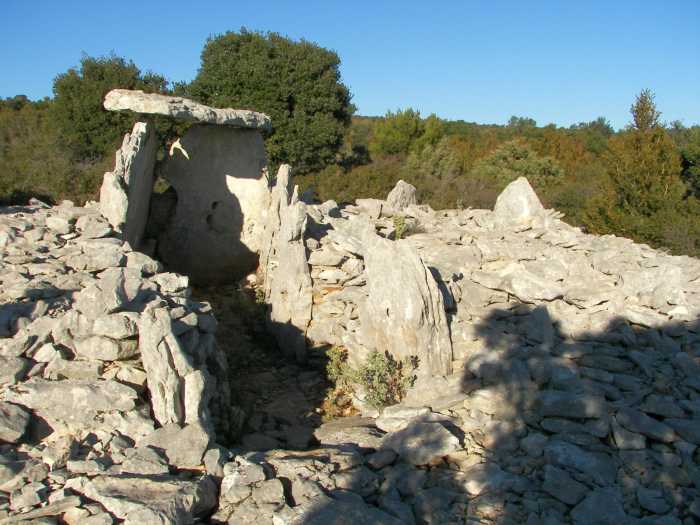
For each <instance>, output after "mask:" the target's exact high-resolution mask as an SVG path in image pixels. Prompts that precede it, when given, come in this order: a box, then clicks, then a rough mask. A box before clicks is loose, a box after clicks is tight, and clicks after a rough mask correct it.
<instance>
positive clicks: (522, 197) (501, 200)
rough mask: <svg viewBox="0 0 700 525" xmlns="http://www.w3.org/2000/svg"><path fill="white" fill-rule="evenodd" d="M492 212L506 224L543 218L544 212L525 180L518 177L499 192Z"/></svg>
mask: <svg viewBox="0 0 700 525" xmlns="http://www.w3.org/2000/svg"><path fill="white" fill-rule="evenodd" d="M493 211H494V213H495V215H496V217H498V219H499V220H500V221H502V222H504V223H506V224H520V223H528V222H530V221H532V219H535V218H541V217H543V216H544V211H545V210H544V207H543V206H542V203H541V202H540V200H539V199H538V198H537V195H536V194H535V192H534V190H533V189H532V186H530V183H529V182H528V181H527V179H526V178H525V177H519V178H518V179H517V180H515V181H513V182H511V183H510V184H509V185H508V186H506V188H505V189H504V190H503V191H502V192H501V194H500V195H499V196H498V198H497V199H496V205H495V206H494V208H493Z"/></svg>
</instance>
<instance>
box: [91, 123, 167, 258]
mask: <svg viewBox="0 0 700 525" xmlns="http://www.w3.org/2000/svg"><path fill="white" fill-rule="evenodd" d="M156 148H157V140H156V136H155V131H154V126H153V124H148V123H145V122H137V123H136V124H134V129H133V130H132V131H131V133H130V134H129V133H127V134H126V135H125V136H124V142H123V143H122V147H121V149H119V151H117V160H116V165H115V168H114V171H113V172H111V173H106V174H105V177H104V180H103V182H102V188H101V189H100V211H101V212H102V214H103V215H104V216H105V217H106V218H107V219H108V220H109V223H110V224H111V225H112V227H113V228H114V229H115V230H117V231H119V232H122V235H123V238H124V240H126V241H127V242H129V244H130V245H131V246H133V247H134V248H138V247H140V245H141V241H142V238H143V234H144V231H145V229H146V221H147V219H148V211H149V204H150V199H151V191H152V189H153V182H154V180H155V176H154V173H153V170H154V167H155V162H156Z"/></svg>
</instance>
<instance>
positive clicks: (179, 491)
mask: <svg viewBox="0 0 700 525" xmlns="http://www.w3.org/2000/svg"><path fill="white" fill-rule="evenodd" d="M113 234H114V232H113V230H112V228H111V226H110V225H109V223H108V221H107V220H106V219H105V218H104V217H102V216H101V215H100V213H99V211H98V208H97V207H96V206H94V205H93V206H90V207H87V208H76V207H74V206H72V205H71V203H68V202H66V203H64V204H62V205H61V206H58V207H55V208H45V207H43V206H41V205H35V206H30V207H27V208H15V209H3V210H2V214H1V215H0V250H1V253H2V263H1V265H0V282H1V283H2V291H1V292H0V302H1V304H2V306H1V307H0V308H1V310H0V335H1V336H2V339H0V442H2V444H1V445H0V509H3V510H0V516H1V517H0V522H1V523H15V522H18V521H21V520H28V519H30V518H42V519H44V521H47V519H48V517H53V516H62V519H63V521H64V522H66V523H112V522H113V517H115V518H121V519H126V522H127V523H165V522H187V521H190V520H191V517H192V516H194V515H201V514H207V513H208V512H210V511H211V509H212V508H213V507H215V505H216V485H215V484H214V483H213V482H212V481H211V480H210V479H209V478H207V477H202V475H201V473H198V472H196V471H195V472H193V473H191V474H188V475H182V474H177V475H176V474H175V472H179V471H182V469H190V468H195V469H199V468H200V465H201V464H202V461H203V460H202V458H203V456H204V454H205V452H206V450H207V448H208V446H209V444H210V442H211V443H213V438H214V436H215V429H223V428H230V427H231V425H232V423H233V424H234V425H235V424H236V422H235V418H236V417H237V414H236V411H235V409H233V408H232V407H231V406H230V400H229V398H228V390H229V385H228V381H227V372H228V371H227V365H226V359H225V356H223V355H222V354H221V353H220V352H218V349H217V347H216V344H215V340H214V335H213V334H214V332H215V330H216V320H215V319H214V317H213V315H212V313H211V310H210V308H209V306H208V305H207V304H203V303H195V302H192V301H190V300H189V299H188V295H189V289H188V281H187V278H186V277H183V276H181V275H177V274H172V273H163V272H162V266H161V264H160V263H159V262H157V261H155V260H153V259H151V258H150V257H148V256H145V255H143V254H141V253H138V252H134V251H132V250H131V249H130V248H129V246H128V244H126V243H124V242H123V241H121V240H120V239H118V238H116V237H114V236H113ZM156 427H159V428H157V429H156ZM171 472H172V473H173V474H172V475H171ZM79 495H82V496H83V497H82V498H81V497H79ZM98 503H99V504H98ZM37 505H42V506H41V507H36V506H37ZM8 513H9V514H10V517H6V516H8ZM13 515H16V516H17V517H16V518H13V517H11V516H13Z"/></svg>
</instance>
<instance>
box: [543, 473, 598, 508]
mask: <svg viewBox="0 0 700 525" xmlns="http://www.w3.org/2000/svg"><path fill="white" fill-rule="evenodd" d="M542 490H544V491H545V492H547V493H548V494H551V495H552V496H554V497H555V498H557V499H558V500H559V501H561V502H563V503H566V504H567V505H576V504H577V503H578V502H579V501H581V500H582V499H583V497H584V496H585V495H586V494H587V493H588V491H589V489H588V487H587V486H586V485H584V484H583V483H579V482H578V481H575V480H574V479H573V478H572V477H571V476H569V474H567V473H566V471H565V470H562V469H560V468H557V467H553V466H552V465H545V466H544V482H543V483H542Z"/></svg>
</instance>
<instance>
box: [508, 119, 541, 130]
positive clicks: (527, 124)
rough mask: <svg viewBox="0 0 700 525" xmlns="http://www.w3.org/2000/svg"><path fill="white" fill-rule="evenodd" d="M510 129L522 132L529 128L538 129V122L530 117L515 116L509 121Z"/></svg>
mask: <svg viewBox="0 0 700 525" xmlns="http://www.w3.org/2000/svg"><path fill="white" fill-rule="evenodd" d="M508 127H509V128H515V129H518V130H521V131H522V130H525V129H528V128H535V127H537V121H536V120H535V119H533V118H530V117H517V116H515V115H513V116H512V117H510V118H509V119H508Z"/></svg>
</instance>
